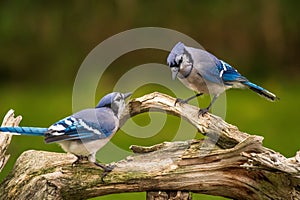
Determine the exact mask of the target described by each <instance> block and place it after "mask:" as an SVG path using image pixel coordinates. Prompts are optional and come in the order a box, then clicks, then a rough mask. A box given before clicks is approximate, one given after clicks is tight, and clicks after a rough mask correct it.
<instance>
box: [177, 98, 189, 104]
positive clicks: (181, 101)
mask: <svg viewBox="0 0 300 200" xmlns="http://www.w3.org/2000/svg"><path fill="white" fill-rule="evenodd" d="M187 102H188V101H187V100H184V99H180V98H176V101H175V103H174V106H176V104H177V103H182V104H185V103H187Z"/></svg>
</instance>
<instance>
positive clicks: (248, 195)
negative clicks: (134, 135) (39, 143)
mask: <svg viewBox="0 0 300 200" xmlns="http://www.w3.org/2000/svg"><path fill="white" fill-rule="evenodd" d="M174 100H175V99H173V98H171V97H169V96H167V95H163V94H159V93H152V94H149V95H145V96H143V97H141V98H138V99H133V100H131V101H130V103H129V105H128V108H129V109H128V111H127V112H126V113H124V120H123V123H124V122H125V121H126V118H128V116H130V115H131V116H132V115H136V114H138V113H141V112H146V111H148V110H149V109H151V111H152V110H153V109H154V108H155V109H157V110H165V111H167V112H168V113H170V114H173V115H177V116H183V117H184V118H186V119H187V120H188V121H189V122H190V123H192V124H193V125H194V126H196V127H197V128H198V130H199V131H200V132H201V133H203V134H206V135H207V136H210V134H208V133H212V134H213V135H214V136H220V137H219V140H218V142H217V145H216V146H215V147H214V148H208V149H207V148H204V147H211V145H212V144H214V141H210V140H200V141H198V140H190V141H181V142H180V141H178V142H164V143H162V144H158V145H154V146H152V147H139V146H132V147H131V149H132V150H133V151H134V152H135V153H134V154H133V155H132V156H129V157H127V158H126V159H124V160H121V161H119V162H117V163H114V164H115V165H116V168H115V169H114V170H113V171H112V172H111V173H109V174H108V175H107V176H106V177H105V179H104V180H105V182H104V183H103V182H101V175H102V170H101V169H99V168H97V167H96V166H94V165H93V164H90V163H81V164H76V165H72V163H73V162H74V161H75V159H76V157H75V156H73V155H71V154H64V153H51V152H43V151H33V150H31V151H26V152H24V153H23V154H22V155H21V156H20V157H19V159H18V160H17V162H16V164H15V167H14V169H13V170H12V172H11V173H10V174H9V176H8V177H7V178H6V179H5V180H4V181H3V182H2V183H1V185H0V194H1V198H0V199H86V198H91V197H96V196H101V195H106V194H112V193H121V192H141V191H149V192H148V193H147V195H148V198H153V199H155V198H156V199H160V198H163V197H165V199H166V198H170V199H172V198H173V197H174V193H176V195H175V197H176V198H179V199H186V198H188V197H187V196H186V194H187V193H188V192H194V193H202V194H210V195H217V196H224V197H229V198H233V199H300V159H299V157H300V153H299V152H298V153H297V155H296V156H295V157H293V158H285V157H284V156H282V155H281V154H279V153H277V152H274V151H273V150H270V149H268V148H265V147H263V146H262V137H260V136H250V135H248V134H246V133H243V132H240V131H239V130H238V129H237V127H235V126H233V125H230V124H227V123H226V122H224V121H223V120H222V119H221V118H219V117H216V116H213V115H211V114H207V115H205V116H204V117H200V118H198V115H197V112H198V108H196V107H194V106H190V105H178V106H176V107H174V106H173V104H174ZM141 134H142V133H141ZM220 140H222V141H220ZM159 191H161V192H159ZM177 191H181V192H177ZM158 194H159V195H158ZM151 195H152V196H151ZM171 197H172V198H171ZM175 197H174V198H175ZM176 198H175V199H176Z"/></svg>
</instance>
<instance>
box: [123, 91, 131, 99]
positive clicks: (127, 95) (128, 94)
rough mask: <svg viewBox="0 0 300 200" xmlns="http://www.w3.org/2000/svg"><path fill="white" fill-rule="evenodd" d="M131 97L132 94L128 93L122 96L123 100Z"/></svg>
mask: <svg viewBox="0 0 300 200" xmlns="http://www.w3.org/2000/svg"><path fill="white" fill-rule="evenodd" d="M131 95H132V92H128V93H125V94H124V99H127V98H128V97H130V96H131Z"/></svg>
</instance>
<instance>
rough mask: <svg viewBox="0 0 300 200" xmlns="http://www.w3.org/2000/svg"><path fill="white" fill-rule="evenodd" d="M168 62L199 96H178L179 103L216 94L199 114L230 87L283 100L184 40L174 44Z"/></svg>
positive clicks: (173, 72)
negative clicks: (181, 97)
mask: <svg viewBox="0 0 300 200" xmlns="http://www.w3.org/2000/svg"><path fill="white" fill-rule="evenodd" d="M167 63H168V65H169V67H170V69H171V72H172V79H173V80H174V79H175V78H176V77H177V78H178V79H179V80H180V81H181V82H182V83H183V84H184V85H185V86H186V87H188V88H190V89H191V90H194V91H196V92H197V94H196V95H195V96H192V97H190V98H188V99H186V100H182V99H176V102H175V105H176V103H178V102H182V103H187V102H188V101H190V100H191V99H193V98H195V97H197V96H200V95H202V94H211V95H213V99H212V101H211V102H210V104H209V106H208V107H207V108H205V109H200V110H199V115H203V114H204V113H206V112H208V111H209V110H210V108H211V106H212V105H213V103H214V102H215V100H216V99H217V98H218V96H219V95H220V94H221V93H223V92H224V91H225V90H227V89H230V88H249V89H251V90H253V91H254V92H256V93H257V94H259V95H261V96H263V97H265V98H267V99H268V100H271V101H275V100H276V99H279V98H278V97H277V96H276V95H275V94H273V93H271V92H269V91H268V90H266V89H264V88H262V87H260V86H258V85H256V84H254V83H251V82H250V81H249V80H248V79H247V78H245V77H244V76H242V75H241V74H240V73H239V72H238V71H237V70H236V69H234V68H233V67H231V66H230V65H229V64H227V63H226V62H224V61H222V60H219V59H218V58H216V57H215V56H214V55H212V54H211V53H209V52H207V51H205V50H202V49H196V48H192V47H188V46H185V45H184V44H183V43H182V42H178V43H177V44H176V45H175V46H174V47H173V49H172V51H171V52H170V54H169V56H168V58H167Z"/></svg>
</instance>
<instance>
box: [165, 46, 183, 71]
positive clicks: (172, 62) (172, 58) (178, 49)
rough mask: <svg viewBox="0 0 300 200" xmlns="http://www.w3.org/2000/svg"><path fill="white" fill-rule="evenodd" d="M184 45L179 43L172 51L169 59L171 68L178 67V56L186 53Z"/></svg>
mask: <svg viewBox="0 0 300 200" xmlns="http://www.w3.org/2000/svg"><path fill="white" fill-rule="evenodd" d="M184 47H185V46H184V44H183V43H182V42H178V43H177V44H176V45H175V46H174V47H173V49H172V51H171V52H170V54H169V56H168V58H167V63H168V65H169V66H170V67H172V66H174V65H178V63H177V62H176V60H175V59H176V56H177V55H181V54H183V53H184Z"/></svg>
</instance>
